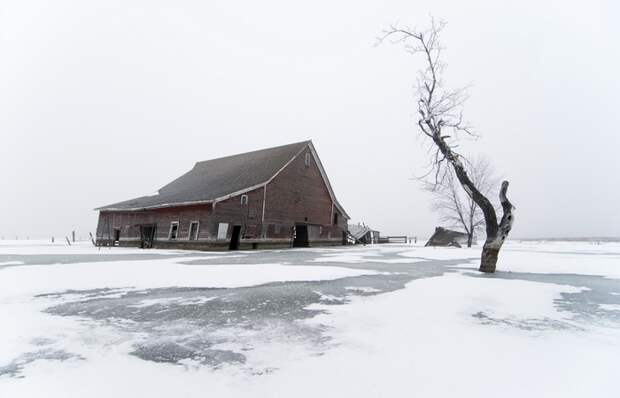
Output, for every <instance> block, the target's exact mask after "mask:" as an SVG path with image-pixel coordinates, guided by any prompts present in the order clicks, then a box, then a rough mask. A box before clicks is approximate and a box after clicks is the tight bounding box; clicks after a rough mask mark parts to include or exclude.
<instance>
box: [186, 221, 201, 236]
mask: <svg viewBox="0 0 620 398" xmlns="http://www.w3.org/2000/svg"><path fill="white" fill-rule="evenodd" d="M199 225H200V224H199V222H198V221H192V222H191V223H190V224H189V240H198V227H199Z"/></svg>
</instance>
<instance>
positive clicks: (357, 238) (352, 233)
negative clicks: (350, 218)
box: [348, 224, 379, 245]
mask: <svg viewBox="0 0 620 398" xmlns="http://www.w3.org/2000/svg"><path fill="white" fill-rule="evenodd" d="M348 228H349V237H350V238H351V240H352V241H353V243H354V244H358V243H361V244H364V245H366V244H372V243H379V231H375V230H373V229H371V228H370V227H368V226H367V225H364V224H349V226H348Z"/></svg>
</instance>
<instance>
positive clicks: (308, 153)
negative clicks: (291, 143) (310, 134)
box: [305, 152, 311, 167]
mask: <svg viewBox="0 0 620 398" xmlns="http://www.w3.org/2000/svg"><path fill="white" fill-rule="evenodd" d="M310 156H311V155H310V152H306V160H305V164H306V167H310Z"/></svg>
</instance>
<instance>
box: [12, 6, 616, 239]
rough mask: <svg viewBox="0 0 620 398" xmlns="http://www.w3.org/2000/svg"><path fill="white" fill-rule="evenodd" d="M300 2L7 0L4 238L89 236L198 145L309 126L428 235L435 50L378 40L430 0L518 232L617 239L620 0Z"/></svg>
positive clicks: (379, 209) (243, 143) (385, 221)
mask: <svg viewBox="0 0 620 398" xmlns="http://www.w3.org/2000/svg"><path fill="white" fill-rule="evenodd" d="M295 3H299V2H291V1H271V0H262V1H230V0H228V1H214V0H211V1H208V2H205V1H185V0H176V1H152V0H151V1H117V0H106V1H66V0H54V1H31V0H19V1H3V2H1V3H0V170H2V174H1V175H2V179H1V180H0V181H1V184H0V236H5V237H6V238H14V237H15V236H16V235H18V236H20V237H25V236H26V235H30V236H31V237H41V236H43V237H47V236H50V235H52V234H53V235H56V236H63V235H66V234H68V233H69V231H70V230H71V229H77V230H78V233H80V234H81V235H86V234H87V232H88V231H94V229H95V227H96V212H94V211H93V210H92V209H93V208H94V207H96V206H100V205H105V204H109V203H112V202H116V201H120V200H124V199H129V198H132V197H135V196H139V195H142V194H146V193H150V192H153V191H155V190H156V189H158V188H159V187H161V186H163V185H164V184H166V183H167V182H169V181H170V180H172V179H173V178H175V177H177V176H179V175H180V174H182V173H184V172H185V171H187V170H188V169H190V168H191V167H192V165H193V164H194V162H196V161H199V160H205V159H210V158H214V157H218V156H225V155H230V154H234V153H239V152H244V151H248V150H253V149H259V148H263V147H269V146H273V145H280V144H286V143H290V142H295V141H300V140H304V139H312V140H313V141H314V143H315V146H316V148H317V150H318V152H319V155H320V156H321V159H322V161H323V163H324V165H325V168H326V170H327V173H328V175H329V177H330V180H331V182H332V184H333V186H334V189H335V191H336V195H337V196H338V198H339V200H340V201H341V202H342V204H343V206H344V207H345V208H346V209H347V211H348V213H349V214H350V215H351V216H352V217H353V219H354V220H355V221H365V222H366V223H368V224H370V225H372V226H373V227H375V228H377V229H380V230H381V231H382V232H384V233H388V234H404V233H407V234H412V235H418V236H426V235H428V234H429V233H430V232H431V231H432V229H433V228H434V226H435V222H436V218H437V217H436V215H435V214H432V213H431V212H430V209H429V203H430V198H429V196H428V194H427V193H424V192H422V191H421V190H420V186H419V184H418V183H417V182H416V181H414V180H413V179H412V178H413V177H414V176H416V175H420V174H422V172H423V166H424V164H426V160H427V158H426V152H425V149H424V147H423V145H422V143H423V141H422V139H421V137H420V136H419V135H418V131H417V130H416V128H415V120H416V118H415V98H414V97H413V90H412V87H413V84H414V82H415V71H416V70H417V69H418V68H419V67H420V66H421V60H420V59H416V58H414V57H412V56H410V55H409V54H407V53H405V52H404V50H403V49H402V47H399V46H394V45H387V44H386V45H382V46H380V47H374V38H375V37H376V36H377V34H378V33H379V32H380V30H381V29H382V28H384V27H385V26H386V25H388V24H390V23H394V22H400V23H402V24H407V25H411V26H416V25H417V26H425V25H427V24H428V20H429V14H431V13H432V14H433V15H434V16H435V17H436V18H442V19H445V20H446V21H447V22H448V26H447V28H446V30H445V32H444V35H443V42H444V44H445V45H446V47H447V49H446V51H445V61H446V62H447V63H448V69H447V75H446V76H445V78H446V83H447V85H449V86H453V87H459V86H462V85H466V84H468V83H472V84H473V86H472V89H471V91H470V95H471V98H470V100H469V102H468V103H467V105H466V116H467V119H468V120H469V121H470V122H471V123H472V124H473V125H474V126H475V127H476V130H477V131H478V132H479V133H480V134H481V135H482V137H481V138H480V139H479V140H477V141H476V142H465V143H464V144H463V147H464V151H466V152H470V153H472V154H486V155H487V156H488V158H489V159H490V161H491V163H492V164H493V166H494V168H495V170H496V171H497V172H498V173H499V174H501V175H502V176H504V177H506V178H508V179H509V180H510V181H511V190H510V196H511V199H512V201H513V202H514V204H515V205H516V207H517V213H516V216H517V217H518V218H517V219H516V220H515V226H514V232H513V236H515V237H536V236H584V235H607V236H611V235H615V236H620V183H619V177H618V176H619V175H620V159H619V158H618V157H617V151H618V148H620V145H619V144H620V135H619V134H618V126H620V112H619V111H618V105H620V104H619V101H618V93H619V92H620V80H619V79H618V71H619V70H620V51H619V46H618V41H619V40H620V29H619V28H618V23H617V21H618V20H619V19H620V7H619V6H618V2H615V1H612V0H609V1H580V2H574V1H540V0H538V1H530V0H521V1H518V2H501V3H502V4H499V3H500V2H498V1H467V2H463V1H458V0H453V1H443V0H433V1H412V0H409V1H392V0H381V1H359V0H358V1H339V2H334V1H322V0H315V1H312V2H303V3H299V4H295Z"/></svg>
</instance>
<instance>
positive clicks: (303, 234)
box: [293, 224, 310, 247]
mask: <svg viewBox="0 0 620 398" xmlns="http://www.w3.org/2000/svg"><path fill="white" fill-rule="evenodd" d="M308 246H310V243H309V242H308V226H307V225H306V224H297V225H295V240H293V247H308Z"/></svg>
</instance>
